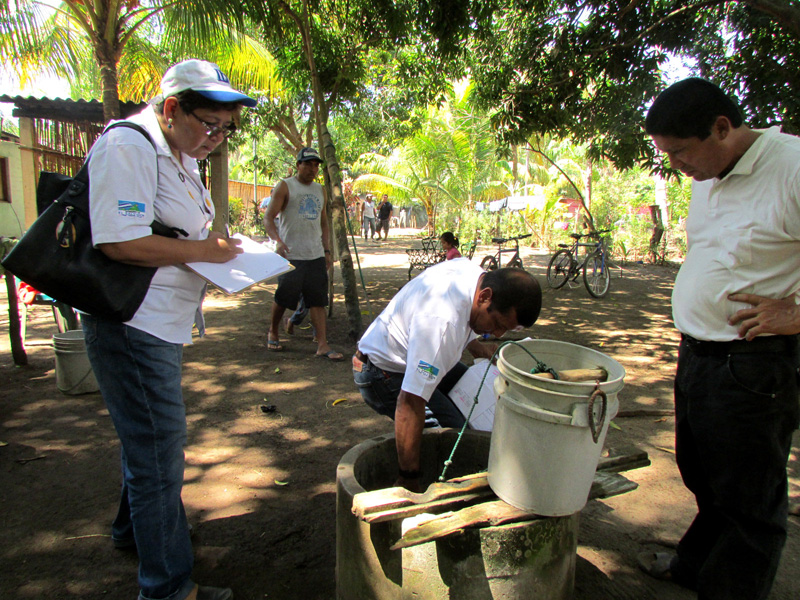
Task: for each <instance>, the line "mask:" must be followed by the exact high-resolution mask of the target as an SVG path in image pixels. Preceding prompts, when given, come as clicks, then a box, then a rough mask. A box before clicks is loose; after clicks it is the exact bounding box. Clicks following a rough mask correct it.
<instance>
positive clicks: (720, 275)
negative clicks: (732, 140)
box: [672, 127, 800, 342]
mask: <svg viewBox="0 0 800 600" xmlns="http://www.w3.org/2000/svg"><path fill="white" fill-rule="evenodd" d="M686 233H687V236H688V243H689V250H688V253H687V254H686V259H685V261H684V263H683V266H682V267H681V270H680V272H679V273H678V277H677V279H676V280H675V288H674V289H673V292H672V316H673V319H674V321H675V326H676V327H677V328H678V330H679V331H681V332H682V333H685V334H687V335H690V336H692V337H694V338H697V339H699V340H710V341H720V342H722V341H730V340H735V339H737V338H738V337H739V335H738V333H737V330H736V327H733V326H731V325H728V318H730V317H731V316H732V315H733V314H734V313H735V312H736V311H738V310H740V309H742V308H747V307H748V306H749V305H747V304H743V303H741V302H731V301H730V300H728V299H727V297H728V295H729V294H733V293H736V292H744V293H750V294H758V295H760V296H766V297H768V298H785V297H786V296H789V295H791V294H797V293H798V291H800V138H798V137H795V136H791V135H786V134H782V133H780V128H778V127H772V128H770V129H768V130H766V131H764V132H763V133H762V134H761V135H760V136H759V137H758V139H757V140H756V141H755V142H754V143H753V145H752V146H750V148H749V149H748V150H747V152H746V153H745V154H744V156H742V158H740V159H739V161H738V162H737V163H736V166H735V167H734V168H733V170H732V171H731V172H730V173H729V174H728V175H727V176H725V177H724V178H723V179H713V180H710V181H703V182H693V185H692V202H691V204H690V206H689V216H688V218H687V221H686Z"/></svg>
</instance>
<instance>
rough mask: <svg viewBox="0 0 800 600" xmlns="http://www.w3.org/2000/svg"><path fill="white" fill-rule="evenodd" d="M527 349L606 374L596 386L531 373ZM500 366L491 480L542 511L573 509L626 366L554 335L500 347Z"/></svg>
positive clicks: (587, 485) (521, 503) (584, 490)
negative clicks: (603, 370) (603, 379)
mask: <svg viewBox="0 0 800 600" xmlns="http://www.w3.org/2000/svg"><path fill="white" fill-rule="evenodd" d="M519 346H523V347H524V349H523V348H521V347H519ZM526 350H527V351H528V352H530V353H531V354H533V355H534V356H535V357H536V358H537V359H538V360H539V361H541V362H544V363H545V364H546V365H547V366H548V367H551V368H553V369H555V370H556V371H563V370H566V369H593V368H597V367H602V368H604V369H605V370H606V371H607V372H608V379H607V380H606V381H605V382H603V383H600V384H599V386H598V385H596V383H595V382H586V383H583V382H581V383H575V382H566V381H558V380H552V379H550V380H548V379H541V378H538V377H534V376H532V375H531V374H530V371H531V369H533V368H534V367H535V366H536V361H534V359H533V358H531V356H530V355H529V354H528V352H526ZM497 366H498V368H499V370H500V376H499V377H498V378H497V379H496V380H495V393H496V394H497V405H496V406H495V414H494V425H493V428H492V441H491V446H490V449H489V476H488V481H489V486H490V487H491V488H492V490H493V491H494V493H495V494H497V496H498V497H500V498H501V499H503V500H505V501H506V502H507V503H509V504H511V505H513V506H516V507H518V508H521V509H524V510H528V511H531V512H534V513H536V514H539V515H543V516H548V517H555V516H565V515H571V514H573V513H576V512H578V511H579V510H581V509H582V508H583V506H584V505H585V504H586V500H587V498H588V497H589V491H590V489H591V487H592V481H593V480H594V473H595V470H596V469H597V462H598V461H599V460H600V454H601V452H602V449H603V442H604V441H605V438H606V433H607V432H608V424H609V422H610V421H611V419H613V418H614V417H615V416H616V414H617V411H618V409H619V401H618V400H617V393H618V392H619V391H620V390H621V389H622V386H623V385H624V383H623V379H624V377H625V369H624V368H623V367H622V365H620V364H619V363H618V362H617V361H615V360H614V359H612V358H610V357H608V356H606V355H605V354H602V353H601V352H597V351H595V350H591V349H589V348H584V347H583V346H577V345H575V344H569V343H566V342H558V341H554V340H528V341H524V342H519V344H509V345H507V346H504V347H503V348H502V349H501V350H500V353H499V359H498V362H497ZM597 388H599V389H600V391H601V392H602V394H600V393H595V392H596V390H597ZM593 395H594V400H591V398H592V396H593ZM603 396H605V399H604V398H603ZM590 403H591V404H592V409H591V410H590ZM603 408H605V410H603ZM593 428H594V432H595V433H594V435H593V432H592V429H593ZM595 437H596V439H595Z"/></svg>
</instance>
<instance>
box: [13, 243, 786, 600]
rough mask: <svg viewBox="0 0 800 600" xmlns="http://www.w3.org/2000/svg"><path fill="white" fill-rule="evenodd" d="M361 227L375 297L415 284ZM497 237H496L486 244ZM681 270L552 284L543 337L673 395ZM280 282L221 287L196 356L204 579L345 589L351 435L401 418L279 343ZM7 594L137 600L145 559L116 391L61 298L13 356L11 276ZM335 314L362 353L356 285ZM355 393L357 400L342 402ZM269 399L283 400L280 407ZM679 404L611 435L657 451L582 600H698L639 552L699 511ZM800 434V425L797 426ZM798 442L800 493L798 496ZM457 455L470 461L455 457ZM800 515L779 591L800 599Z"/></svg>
mask: <svg viewBox="0 0 800 600" xmlns="http://www.w3.org/2000/svg"><path fill="white" fill-rule="evenodd" d="M405 233H406V235H399V232H392V234H393V237H392V238H390V240H389V241H388V242H386V243H381V244H378V243H371V242H366V243H364V242H363V241H362V240H361V239H360V238H359V239H358V241H359V257H360V259H361V264H362V267H363V269H364V279H365V281H366V286H367V290H368V292H369V300H370V302H369V305H367V304H366V303H364V301H363V292H362V310H363V311H365V313H367V314H365V316H364V319H365V325H366V324H367V323H368V322H369V319H370V316H369V314H368V312H367V311H368V310H369V309H371V310H372V311H373V312H377V311H379V310H380V309H382V308H383V307H384V306H385V305H386V303H387V302H388V301H389V299H390V298H391V297H392V295H393V294H394V293H395V292H396V291H397V290H398V288H399V287H400V286H401V285H402V284H403V283H404V282H405V281H406V271H407V262H406V255H405V252H404V248H406V247H409V246H411V245H413V244H415V242H414V239H413V238H412V237H411V232H405ZM487 251H488V248H485V247H484V248H479V249H478V252H476V254H475V259H474V260H476V261H477V260H480V258H481V257H482V256H483V255H484V254H485V253H486V252H487ZM523 257H524V259H525V265H526V267H527V268H528V269H529V270H530V271H531V272H532V273H534V274H535V275H537V276H538V277H539V279H540V282H542V284H543V285H544V287H545V288H546V284H545V281H544V273H545V267H546V264H547V259H548V257H547V256H546V255H544V254H539V253H536V252H534V251H531V250H528V251H525V253H524V254H523ZM675 273H676V270H675V269H673V268H669V267H655V266H649V265H641V264H633V265H626V266H625V267H624V269H623V270H622V271H618V272H616V273H615V277H614V279H613V280H612V288H611V292H610V293H609V295H608V296H607V297H606V298H605V299H603V300H594V299H592V298H590V297H589V296H588V294H587V292H586V290H585V289H584V288H583V287H579V288H576V289H564V290H559V291H552V290H549V289H545V297H544V309H543V313H542V317H541V319H540V320H539V322H538V323H537V324H536V325H534V327H533V328H532V329H531V330H530V331H528V332H524V333H523V334H514V335H515V336H518V337H524V336H525V335H532V336H534V337H538V338H546V339H556V340H563V341H568V342H573V343H577V344H582V345H584V346H588V347H590V348H595V349H598V350H600V351H601V352H604V353H606V354H609V355H610V356H612V357H614V358H616V359H617V360H618V361H619V362H620V363H622V365H623V366H624V367H625V369H626V370H627V376H626V379H625V388H624V389H623V391H622V392H621V393H620V394H619V399H620V404H621V410H623V411H625V410H627V411H631V410H635V409H671V408H672V400H671V395H672V394H671V377H672V374H673V371H674V368H675V359H676V345H677V335H676V332H675V330H674V329H673V328H672V324H671V318H670V309H669V295H670V292H671V288H672V283H673V280H674V276H675ZM274 289H275V286H274V285H263V286H259V287H257V288H254V289H252V290H250V291H248V292H246V293H243V294H240V295H237V296H233V297H226V296H224V295H222V294H220V293H218V292H214V293H212V294H211V295H210V297H209V299H208V301H207V303H206V321H207V324H208V335H207V337H206V338H204V339H202V340H196V343H195V344H194V345H192V346H187V347H186V349H185V353H184V391H185V401H186V406H187V415H188V424H189V444H188V446H187V448H186V459H187V468H186V483H185V487H184V494H183V496H184V503H185V505H186V509H187V512H188V514H189V519H190V521H191V522H192V523H193V524H194V529H195V536H194V547H195V552H196V565H195V580H197V581H199V582H201V583H204V584H209V585H225V586H230V587H232V588H233V590H234V592H235V595H236V598H237V599H238V600H256V599H258V600H262V599H266V598H268V599H271V600H293V599H303V600H318V599H319V600H330V599H332V598H334V597H335V594H336V583H335V578H334V565H335V537H336V531H335V490H336V486H335V477H336V465H337V463H338V461H339V459H340V457H341V456H342V455H343V454H344V453H345V452H346V451H347V450H348V449H349V448H351V447H352V446H354V445H356V444H358V443H360V442H362V441H364V440H366V439H368V438H371V437H373V436H376V435H379V434H383V433H387V432H390V431H392V423H391V421H390V420H388V419H386V418H384V417H380V416H378V415H376V414H375V413H373V412H372V411H371V410H370V409H369V408H367V407H366V406H365V405H364V403H363V402H362V401H361V399H360V396H359V394H358V392H357V391H356V389H355V386H354V385H353V380H352V377H351V371H350V365H349V362H348V361H347V360H346V361H344V362H340V363H334V362H330V361H328V360H325V359H319V358H315V357H314V349H315V345H314V344H313V343H312V342H311V333H310V329H300V330H299V331H297V332H296V334H295V336H294V337H292V338H284V341H285V346H286V350H285V352H283V353H268V352H267V351H266V340H267V338H266V328H267V324H266V323H267V321H266V320H267V315H268V311H269V307H270V304H271V301H272V294H273V292H274ZM0 290H2V292H1V293H2V295H1V296H0V332H2V338H0V598H2V599H4V600H5V599H20V600H22V599H25V600H28V599H42V598H46V599H61V598H65V599H66V598H81V599H94V598H127V599H130V600H133V599H134V598H135V597H136V594H137V590H138V588H137V585H136V569H137V561H136V557H135V555H131V554H128V553H124V552H120V551H117V550H114V549H113V547H112V545H111V540H110V536H109V533H110V532H109V525H110V522H111V520H112V518H113V517H114V514H115V510H116V505H117V496H118V492H119V463H118V460H119V454H118V453H119V450H118V442H117V439H116V436H115V433H114V430H113V427H112V424H111V421H110V419H109V417H108V412H107V411H106V409H105V407H104V405H103V401H102V398H101V397H100V395H99V394H87V395H83V396H66V395H63V394H61V393H60V392H59V391H58V390H57V389H56V381H55V370H54V369H55V357H54V351H53V348H52V345H51V339H52V335H53V333H55V332H56V329H55V324H54V322H53V319H52V316H51V314H50V312H49V309H48V308H46V307H35V308H34V310H33V311H31V313H30V315H29V319H28V331H27V345H26V347H27V351H28V356H29V361H30V362H29V365H28V366H26V367H15V366H14V365H13V362H12V360H11V352H10V349H9V342H8V336H7V334H6V332H7V331H8V309H7V300H6V298H5V285H4V284H3V285H2V286H0ZM335 292H336V299H335V303H334V306H333V317H332V319H331V320H330V322H329V330H330V335H329V339H330V340H331V345H332V346H333V347H334V348H336V349H338V350H341V351H342V352H344V353H345V354H346V355H349V354H351V353H352V352H353V351H354V349H355V344H354V343H353V342H352V341H349V340H347V339H346V331H347V323H346V317H345V310H344V302H343V297H342V286H341V282H340V281H339V280H338V272H337V283H336V285H335ZM340 398H344V399H346V401H345V402H341V403H337V404H336V406H334V401H336V400H337V399H340ZM267 404H272V405H275V407H276V408H277V410H276V412H274V413H264V412H262V410H261V407H262V406H263V405H267ZM673 421H674V419H673V418H672V417H671V416H652V415H651V416H633V417H618V418H617V419H616V420H615V425H616V428H613V429H612V430H611V431H610V433H609V437H608V439H607V442H606V445H607V446H622V445H627V444H633V445H637V446H639V447H640V448H642V449H644V450H646V451H647V452H648V453H649V456H650V458H651V460H652V465H651V466H649V467H646V468H643V469H638V470H635V471H629V472H628V473H627V477H629V478H630V479H632V480H634V481H635V482H637V483H638V484H639V488H638V489H637V490H635V491H633V492H630V493H627V494H624V495H622V496H618V497H615V498H611V499H607V500H603V501H592V502H590V503H589V504H588V505H587V507H586V508H585V509H584V510H583V513H582V516H581V530H580V546H579V551H578V553H579V558H578V565H577V574H576V586H575V598H576V600H589V599H593V600H594V599H601V600H602V599H617V598H624V599H632V600H633V599H635V600H647V599H664V600H683V599H689V598H692V597H693V594H691V593H689V592H687V591H685V590H683V589H681V588H678V587H676V586H674V585H672V584H669V583H662V582H658V581H655V580H651V579H649V578H648V577H647V576H645V575H644V574H642V573H641V572H640V571H639V570H638V568H637V567H636V559H635V557H636V553H637V552H638V551H639V550H640V549H641V548H642V547H645V548H652V549H656V548H657V544H666V545H669V544H674V543H675V542H677V540H678V538H679V537H680V535H681V534H682V532H683V531H684V529H685V528H686V526H687V525H688V524H689V522H690V521H691V519H692V517H693V515H694V504H693V501H692V498H691V497H690V495H689V494H688V492H687V491H686V490H685V489H684V487H683V485H682V484H681V481H680V476H679V474H678V471H677V468H676V466H675V460H674V454H673V450H672V448H673V442H674V439H673V425H674V422H673ZM798 441H800V440H798ZM799 447H800V446H799V445H798V443H796V444H795V447H794V452H793V455H792V459H791V464H790V476H791V494H792V496H793V497H795V498H797V497H798V496H800V468H798V458H797V456H798V448H799ZM456 460H457V457H456ZM799 525H800V520H798V519H797V518H796V517H792V518H791V522H790V529H789V541H788V544H787V547H786V550H785V552H784V555H783V561H782V563H781V568H780V571H779V573H778V577H777V580H776V583H775V587H774V589H773V592H772V595H771V596H770V598H771V599H772V600H796V599H797V598H800V527H799Z"/></svg>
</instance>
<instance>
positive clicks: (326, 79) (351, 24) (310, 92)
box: [250, 0, 468, 337]
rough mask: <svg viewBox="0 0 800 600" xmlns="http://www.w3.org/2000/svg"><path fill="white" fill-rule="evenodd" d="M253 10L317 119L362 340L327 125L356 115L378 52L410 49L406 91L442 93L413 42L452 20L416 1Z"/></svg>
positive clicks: (404, 57)
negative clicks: (340, 114) (409, 88)
mask: <svg viewBox="0 0 800 600" xmlns="http://www.w3.org/2000/svg"><path fill="white" fill-rule="evenodd" d="M251 8H252V10H253V12H251V13H250V15H251V17H253V18H254V19H255V20H257V21H258V22H260V23H261V24H262V25H263V36H264V39H265V43H266V44H267V46H268V47H269V49H270V50H271V51H272V52H273V54H274V55H275V56H276V58H277V59H278V62H279V64H280V72H281V75H282V77H283V78H284V81H286V82H287V84H288V85H289V86H290V87H293V90H294V92H295V94H294V97H307V98H309V101H308V107H309V111H308V116H309V118H311V119H313V123H314V127H315V130H316V134H317V139H318V140H319V144H320V150H321V154H322V156H323V158H324V159H325V165H326V170H325V173H324V174H325V177H326V184H328V186H329V191H330V195H331V207H332V211H331V212H332V217H333V232H334V236H335V243H336V245H337V249H338V252H339V259H340V265H341V272H342V279H343V282H344V292H345V304H346V310H347V315H348V319H349V323H350V335H351V336H352V337H357V336H358V335H360V333H361V311H360V309H359V305H358V293H357V287H356V278H355V272H354V269H353V260H352V257H351V255H350V249H349V246H348V242H347V229H346V210H345V205H344V198H343V194H342V183H341V172H340V167H339V158H338V155H337V150H336V147H335V146H334V141H333V137H332V135H331V133H330V130H329V129H328V121H329V118H330V116H331V114H332V113H338V112H340V111H342V112H346V111H348V110H350V109H351V108H352V107H353V106H354V105H358V104H359V103H360V99H361V98H363V97H364V96H365V94H363V91H364V90H365V89H367V85H366V82H367V81H368V79H369V76H368V65H369V57H370V54H371V52H373V51H375V50H377V49H385V50H389V51H391V50H393V49H395V48H397V47H398V46H402V47H403V48H405V51H404V52H403V53H402V54H396V56H399V58H400V59H401V67H400V68H401V69H403V70H405V73H406V76H405V82H406V84H407V85H411V84H412V83H420V84H421V85H419V87H418V92H417V93H418V95H419V96H420V97H423V96H426V95H428V96H430V95H435V94H436V93H438V90H439V89H440V86H441V85H442V83H443V82H444V80H445V79H444V77H445V74H446V70H445V69H444V68H441V66H440V65H438V64H435V60H436V59H435V57H431V56H430V54H431V53H430V50H431V47H430V46H428V47H425V46H424V45H422V44H420V43H416V44H411V41H412V40H413V41H414V42H419V40H420V35H421V34H420V32H421V31H424V32H425V36H427V37H426V38H425V39H426V40H427V41H431V40H433V39H434V38H432V37H431V34H430V31H431V27H432V25H431V24H433V23H436V26H435V27H439V28H444V30H445V31H446V28H447V27H449V26H450V25H451V23H452V19H446V20H445V22H444V23H439V21H437V20H435V19H431V16H432V14H433V8H432V7H431V5H426V4H420V3H418V2H413V1H412V0H402V1H400V2H392V1H388V2H386V1H382V2H378V3H374V2H371V1H368V0H362V1H355V2H350V3H342V2H336V1H335V0H319V1H317V2H315V3H314V4H313V6H312V5H310V4H309V2H308V1H307V0H268V1H267V2H265V3H263V4H261V5H260V7H255V6H251ZM457 13H458V14H459V15H461V19H462V21H463V22H468V20H466V17H467V16H468V14H467V13H466V11H464V10H461V9H459V11H457ZM462 21H459V22H462ZM447 39H450V38H447ZM434 46H435V47H441V49H442V51H450V50H451V49H450V48H449V47H445V45H442V44H441V43H438V42H437V43H435V44H434ZM447 64H453V63H447ZM461 68H463V66H462V67H461ZM423 101H424V100H423Z"/></svg>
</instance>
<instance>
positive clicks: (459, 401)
mask: <svg viewBox="0 0 800 600" xmlns="http://www.w3.org/2000/svg"><path fill="white" fill-rule="evenodd" d="M487 367H488V368H489V373H488V375H486V381H484V382H483V387H482V388H481V393H480V394H479V395H478V406H476V407H475V410H474V411H473V412H472V417H470V420H469V425H470V427H472V429H477V430H478V431H491V430H492V425H493V424H494V406H495V404H496V403H497V398H496V397H495V395H494V380H495V378H496V377H497V376H498V375H499V374H500V371H499V370H498V369H497V367H496V366H494V365H493V364H492V363H490V362H489V361H486V360H482V361H480V362H478V363H476V364H474V365H472V366H471V367H470V368H469V369H467V372H466V373H464V375H462V376H461V379H459V380H458V381H457V382H456V384H455V385H454V386H453V389H451V390H450V393H449V394H448V396H450V399H451V400H452V401H453V403H454V404H455V405H456V406H457V407H458V410H460V411H461V414H463V415H464V416H465V417H466V416H467V415H468V414H469V411H470V409H471V408H472V405H473V403H474V402H475V394H476V393H477V391H478V386H480V384H481V379H483V374H484V373H486V368H487Z"/></svg>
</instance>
